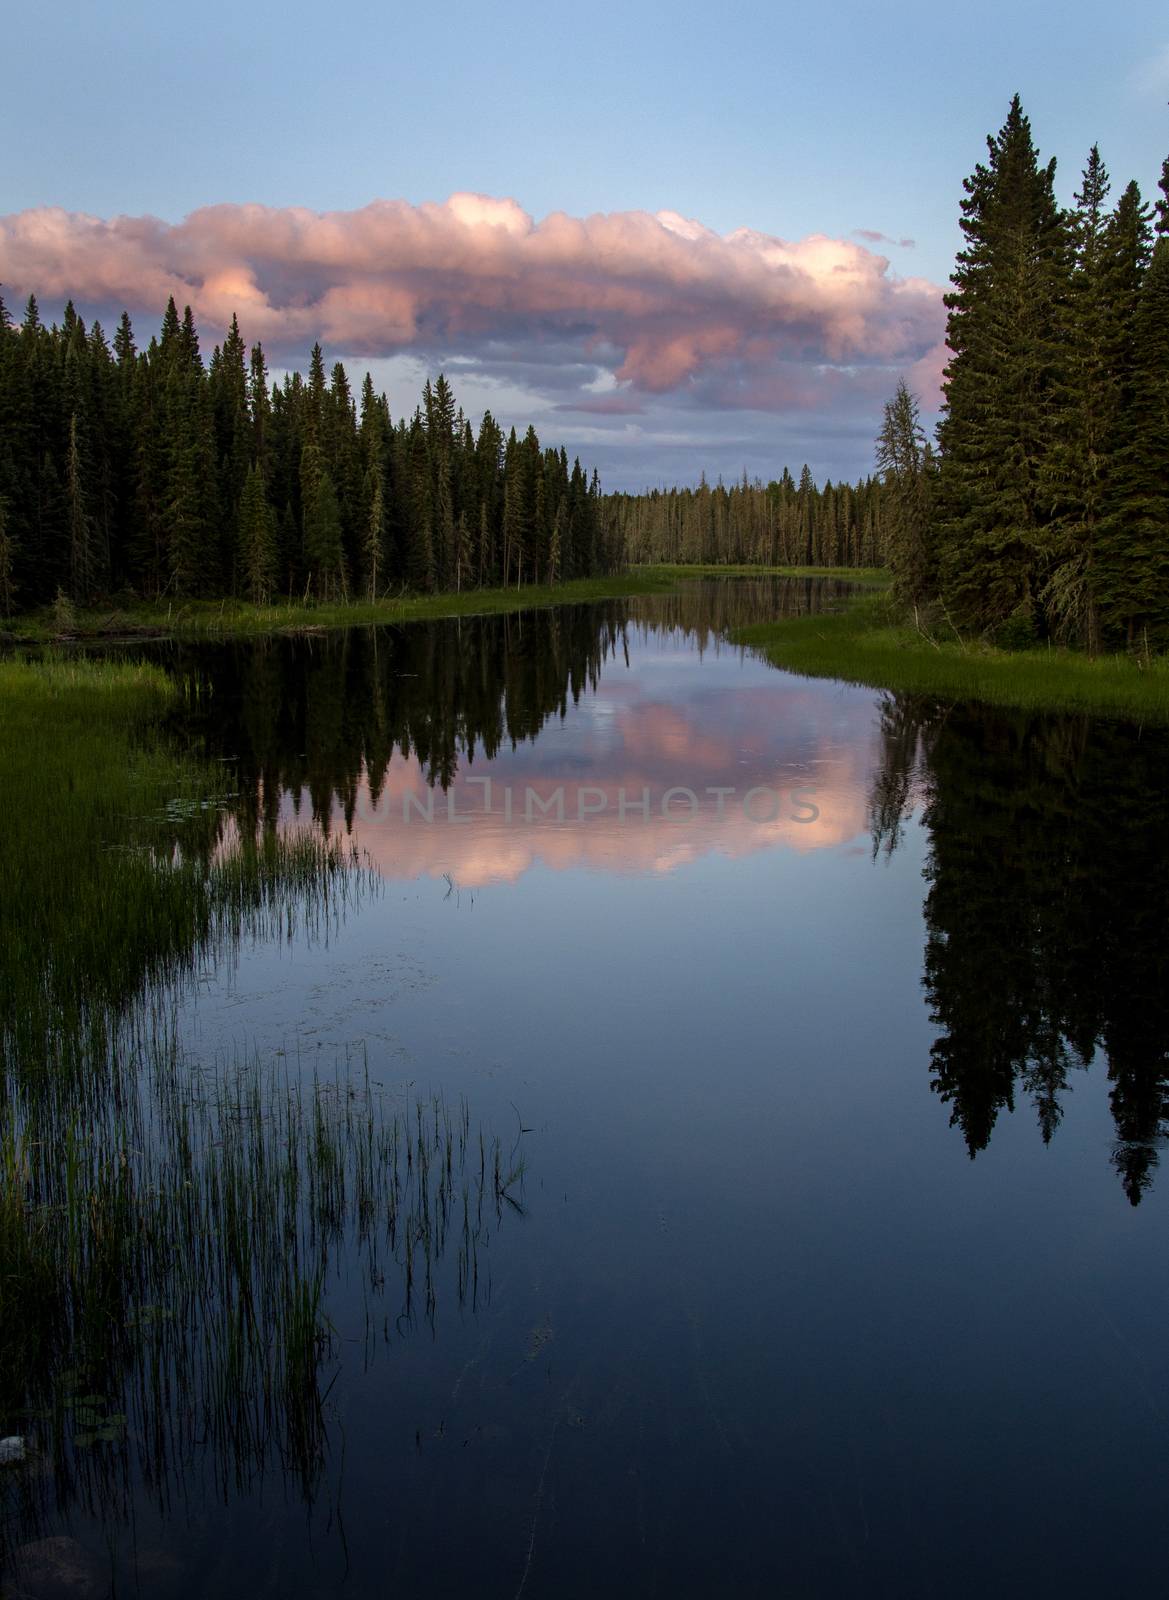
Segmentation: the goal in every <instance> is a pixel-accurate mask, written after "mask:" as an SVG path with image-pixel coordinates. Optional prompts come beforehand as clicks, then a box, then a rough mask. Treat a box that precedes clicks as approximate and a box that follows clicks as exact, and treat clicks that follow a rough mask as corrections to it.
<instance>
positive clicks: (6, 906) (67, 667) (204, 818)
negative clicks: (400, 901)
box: [0, 660, 372, 1110]
mask: <svg viewBox="0 0 1169 1600" xmlns="http://www.w3.org/2000/svg"><path fill="white" fill-rule="evenodd" d="M177 693H178V691H177V688H176V686H175V685H174V683H173V682H172V681H171V680H170V679H169V678H168V677H167V676H166V675H165V674H164V673H162V672H160V671H159V670H158V669H157V668H155V667H152V666H148V665H143V664H140V663H129V662H123V661H106V660H103V661H90V660H69V661H60V660H50V661H47V662H26V661H15V660H10V661H5V662H0V815H2V816H3V817H4V828H3V831H2V832H0V908H2V913H3V937H2V938H0V1110H2V1109H3V1107H4V1102H5V1098H6V1095H7V1093H8V1089H9V1079H10V1077H11V1075H12V1074H14V1073H18V1074H19V1075H20V1077H21V1079H22V1081H23V1082H24V1083H25V1086H26V1087H27V1086H28V1085H29V1081H30V1075H33V1074H37V1075H39V1076H40V1077H41V1079H42V1080H43V1083H44V1086H45V1089H46V1091H47V1092H50V1093H60V1094H68V1093H78V1092H84V1090H85V1089H86V1087H87V1084H88V1085H89V1086H92V1082H93V1080H94V1073H93V1071H92V1070H91V1067H92V1062H93V1059H94V1058H95V1056H97V1055H98V1054H100V1052H101V1050H102V1049H103V1048H104V1042H105V1041H106V1040H107V1039H108V1036H109V1030H110V1026H111V1023H112V1022H113V1021H115V1020H116V1019H117V1018H118V1017H119V1016H120V1015H121V1013H122V1011H123V1010H124V1008H125V1007H126V1006H128V1005H129V1004H130V1003H131V1001H133V1000H134V999H135V998H136V997H137V996H138V995H140V993H141V992H142V990H143V987H144V985H146V984H154V985H158V984H160V983H164V982H169V983H172V984H173V983H174V982H176V981H178V980H180V979H181V978H182V977H183V976H184V975H186V974H189V973H191V972H192V971H193V970H196V969H197V968H198V966H199V964H200V962H201V960H202V959H204V958H205V957H206V955H207V954H208V953H209V952H212V951H215V950H220V951H222V950H223V949H225V948H229V947H231V946H233V945H236V944H238V942H239V941H240V939H241V938H243V937H245V936H251V935H258V934H267V935H277V936H279V935H280V934H281V933H283V932H285V931H286V930H287V929H288V928H289V927H290V926H291V927H298V928H299V927H302V926H307V927H308V930H309V931H310V932H311V931H312V928H313V926H314V925H319V924H320V923H321V921H322V919H326V920H327V919H328V918H330V917H332V916H336V915H338V914H340V913H341V912H342V911H343V910H344V909H345V906H346V904H347V902H348V900H349V899H351V898H352V897H353V896H354V895H355V894H360V893H363V892H364V891H365V889H366V888H367V887H369V886H370V885H371V884H372V879H371V878H370V877H369V875H368V874H364V875H363V873H362V872H361V871H360V869H359V866H358V863H356V862H354V861H353V860H352V859H351V857H350V856H349V855H348V854H347V853H346V851H345V850H344V847H343V846H341V845H340V844H338V843H331V842H328V841H323V840H321V839H320V837H319V836H317V835H315V834H314V833H312V832H311V831H307V830H304V831H300V832H294V833H290V834H287V835H277V834H275V833H273V832H270V831H269V832H267V833H263V834H259V835H256V834H251V833H247V832H244V831H241V830H240V829H239V828H238V827H237V826H236V824H235V821H234V817H233V813H232V804H233V796H232V794H231V791H230V777H229V776H228V775H227V772H228V769H225V768H223V767H221V766H209V765H208V764H205V763H202V762H199V761H196V760H195V759H193V758H192V757H190V756H188V755H186V754H184V753H183V752H181V751H178V750H176V749H175V748H174V746H173V743H172V742H171V741H170V740H169V739H168V737H167V736H166V734H165V732H164V729H163V726H162V723H163V719H164V716H165V713H166V712H167V711H168V710H169V709H170V707H171V706H172V705H173V704H174V702H175V699H176V696H177ZM290 919H291V922H290ZM79 1074H80V1078H79Z"/></svg>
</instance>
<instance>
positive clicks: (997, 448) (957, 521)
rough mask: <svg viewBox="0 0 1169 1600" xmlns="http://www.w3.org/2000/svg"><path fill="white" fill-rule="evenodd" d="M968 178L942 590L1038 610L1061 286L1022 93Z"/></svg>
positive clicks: (989, 618)
mask: <svg viewBox="0 0 1169 1600" xmlns="http://www.w3.org/2000/svg"><path fill="white" fill-rule="evenodd" d="M987 147H988V159H987V162H986V163H985V164H982V163H980V164H979V165H978V166H977V167H976V168H975V170H974V173H973V175H972V176H971V177H969V178H967V179H966V180H965V184H964V187H965V191H966V196H965V199H964V200H963V201H962V218H961V228H962V231H963V233H964V235H965V239H966V243H965V246H964V248H963V249H962V250H961V251H959V253H958V262H957V266H956V268H955V271H954V275H953V279H952V281H953V284H954V290H953V292H952V293H951V294H948V295H947V296H946V306H947V308H948V310H949V320H948V324H947V333H946V338H947V343H948V344H949V347H950V349H951V351H952V352H953V356H952V359H951V361H950V363H949V365H948V366H947V368H946V381H945V401H944V407H943V419H942V423H941V426H940V428H939V440H940V443H941V446H942V462H941V474H940V479H939V500H940V525H939V537H940V543H941V563H942V575H941V576H942V589H943V594H944V596H945V598H946V600H947V602H948V605H949V607H950V609H951V610H952V611H953V614H954V615H955V617H957V619H958V620H959V622H964V623H967V624H969V625H973V626H978V627H985V626H988V625H990V626H993V625H996V624H1000V623H1003V622H1005V621H1006V620H1007V619H1008V618H1013V619H1014V626H1015V628H1016V629H1017V630H1020V636H1021V635H1022V633H1024V632H1027V631H1029V630H1031V629H1032V628H1034V627H1035V626H1036V624H1037V623H1039V624H1041V623H1042V617H1041V615H1040V612H1041V605H1040V596H1041V594H1042V592H1043V590H1044V587H1045V584H1046V583H1047V580H1048V578H1049V577H1050V572H1051V566H1052V561H1051V546H1052V542H1053V539H1052V531H1051V525H1052V522H1053V520H1054V518H1053V508H1052V496H1051V493H1050V485H1049V465H1050V462H1049V458H1050V454H1051V450H1052V444H1053V438H1054V435H1055V431H1056V422H1055V409H1054V406H1053V403H1052V402H1053V392H1054V390H1055V388H1056V384H1057V379H1058V376H1059V371H1060V362H1061V358H1062V354H1063V352H1062V346H1061V338H1060V334H1061V329H1062V309H1063V306H1064V303H1065V301H1066V298H1067V295H1068V282H1069V271H1070V254H1069V241H1068V234H1067V228H1066V226H1065V222H1064V218H1063V214H1062V213H1061V211H1060V208H1059V206H1058V205H1057V204H1056V200H1055V193H1054V180H1055V163H1054V161H1051V162H1049V163H1048V164H1047V165H1046V166H1041V165H1040V163H1039V158H1038V154H1037V152H1036V149H1035V146H1034V144H1033V142H1032V138H1031V125H1030V123H1029V121H1028V119H1027V118H1026V116H1024V114H1023V109H1022V106H1021V105H1020V102H1019V97H1018V96H1017V95H1016V96H1015V98H1014V99H1013V100H1012V102H1011V106H1010V110H1009V112H1008V115H1007V120H1006V122H1005V123H1004V124H1003V127H1002V128H1001V129H1000V131H999V133H998V135H997V136H995V137H993V138H988V140H987Z"/></svg>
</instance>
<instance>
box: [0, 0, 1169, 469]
mask: <svg viewBox="0 0 1169 1600" xmlns="http://www.w3.org/2000/svg"><path fill="white" fill-rule="evenodd" d="M2 37H3V39H4V56H5V71H4V78H5V89H4V94H3V96H2V97H0V149H3V151H4V161H3V166H2V177H0V282H2V283H3V293H4V296H5V299H6V300H7V302H8V303H9V305H10V307H12V308H14V309H19V306H20V304H21V303H22V302H23V300H24V298H25V297H26V295H27V294H28V293H29V292H30V291H35V292H36V293H37V295H38V298H39V299H40V301H41V303H42V307H43V309H44V310H45V312H46V313H47V314H48V315H50V316H52V315H54V314H59V312H60V309H61V307H62V306H63V304H64V301H65V299H66V298H68V297H70V296H71V297H72V298H73V299H74V300H75V301H76V303H77V304H78V306H79V307H80V308H81V309H83V310H84V311H85V313H86V314H87V315H90V316H94V315H96V316H100V317H101V318H102V320H103V322H107V323H108V322H109V321H110V320H112V318H113V317H114V316H116V315H117V314H118V313H120V311H121V310H122V309H123V307H125V308H127V309H128V310H129V311H130V313H131V316H132V318H133V319H134V324H135V329H136V331H137V333H138V334H139V336H140V338H141V339H142V340H145V339H146V338H148V337H149V334H150V332H151V331H153V330H154V329H155V328H156V327H157V325H158V322H159V320H160V318H161V313H162V310H163V307H164V306H165V302H166V297H167V295H168V294H169V293H173V294H174V295H175V298H176V300H177V301H179V303H180V304H183V303H186V302H189V303H190V304H191V305H192V307H193V309H194V311H195V314H196V317H197V319H198V322H199V327H200V331H201V334H202V337H203V342H204V348H205V349H206V350H209V349H210V347H211V346H212V344H213V343H214V342H215V341H216V340H217V339H219V338H220V337H222V331H223V327H224V326H225V324H226V321H227V319H228V318H229V317H230V315H231V312H232V311H233V310H235V311H237V312H238V314H239V317H240V324H241V329H242V331H243V334H244V337H245V338H246V339H248V340H249V341H251V340H255V339H262V340H263V343H264V346H265V350H266V351H267V352H268V354H269V359H270V362H271V364H272V366H273V367H274V368H276V369H281V368H288V367H291V366H295V365H299V364H302V363H303V361H304V358H305V354H306V352H307V350H308V348H309V347H310V346H311V344H312V342H313V340H314V339H318V338H319V339H320V340H321V342H322V343H323V344H324V346H325V349H326V356H327V358H328V359H329V360H330V361H331V360H336V359H340V360H343V361H344V362H345V364H346V366H347V367H348V368H349V369H350V375H351V378H353V379H354V380H355V382H356V381H359V380H360V376H361V374H362V373H364V371H365V370H366V369H367V368H368V369H369V370H371V371H372V372H373V374H374V378H375V382H376V383H377V384H378V386H379V387H380V388H384V389H385V390H386V392H387V393H388V395H389V397H390V403H391V408H392V410H393V411H394V414H395V415H399V414H401V413H403V412H404V411H411V410H412V409H413V407H414V405H415V403H416V401H417V395H418V391H419V389H420V387H421V384H422V381H423V379H424V378H425V376H426V375H427V374H428V373H430V374H435V373H437V372H438V371H439V370H445V371H446V373H447V376H448V378H449V379H450V380H451V382H452V385H453V387H454V389H455V393H456V396H457V398H458V399H459V400H460V401H461V402H462V404H463V406H464V407H465V409H466V410H467V412H468V414H469V415H471V417H472V418H473V419H475V420H477V418H478V416H479V415H481V413H482V411H483V409H484V408H488V407H489V408H490V409H491V410H492V412H493V413H494V414H495V416H496V417H497V418H498V419H499V420H500V421H501V422H503V423H504V425H505V426H507V425H511V424H513V423H514V424H515V425H516V426H517V427H519V428H520V429H521V430H522V429H523V428H524V427H526V425H527V424H528V422H534V423H535V425H536V428H537V430H538V432H539V433H540V436H541V438H542V439H543V440H544V441H545V442H547V443H556V444H560V443H563V444H565V445H566V446H567V448H568V450H569V453H570V455H575V454H579V455H580V457H581V459H582V461H584V462H585V463H586V464H587V465H588V466H590V467H591V466H593V465H596V466H597V467H598V468H599V469H600V472H601V476H602V481H603V483H604V485H605V486H606V487H607V488H628V489H636V488H640V487H643V486H645V485H652V484H663V483H694V482H696V481H697V480H698V477H699V474H700V473H701V472H703V471H705V473H706V474H707V476H708V477H709V478H711V479H712V480H713V479H715V478H717V477H719V476H722V477H724V478H727V479H730V478H737V477H740V476H741V475H742V473H743V472H744V471H746V472H747V473H748V474H749V475H750V476H752V477H755V476H756V475H758V476H760V477H763V478H769V477H772V476H774V475H776V474H777V473H778V472H779V471H780V470H781V469H782V468H783V466H784V465H789V466H791V468H792V469H793V471H797V472H798V470H799V467H800V465H801V464H802V463H803V462H804V461H807V462H808V463H809V464H810V465H811V467H812V470H813V472H814V474H815V475H816V477H817V478H818V479H820V480H822V479H823V478H824V477H825V476H831V477H833V478H839V477H842V476H843V477H849V478H855V477H857V476H860V475H862V474H864V473H866V472H868V471H869V470H870V469H871V463H872V454H873V444H872V441H873V437H874V434H875V433H876V431H877V428H878V426H879V424H880V417H881V407H882V404H883V401H884V400H885V399H886V398H887V397H888V396H889V395H890V394H891V393H892V391H893V388H894V387H895V385H896V382H897V380H898V378H899V377H901V376H904V377H905V378H906V380H907V381H908V382H910V384H911V386H912V387H913V388H914V389H915V391H916V392H917V393H918V394H919V395H920V397H921V400H922V405H923V410H924V411H925V412H926V413H927V415H932V413H933V411H934V409H935V408H936V404H937V397H938V382H939V378H940V372H941V367H942V364H943V361H944V344H943V338H944V328H945V315H944V309H943V307H942V304H941V295H942V293H943V291H944V288H945V286H946V283H947V279H948V277H949V273H950V271H951V269H952V265H953V258H954V252H955V250H956V249H957V248H958V245H959V241H960V235H959V232H958V227H957V219H958V202H959V199H960V198H961V192H962V179H963V177H964V176H966V175H967V174H968V173H969V172H970V171H971V170H972V168H973V166H974V164H975V162H977V161H978V160H980V159H981V158H982V156H983V154H984V153H985V139H986V135H987V134H988V133H991V132H993V131H995V130H996V129H997V128H998V127H999V125H1000V124H1001V123H1002V121H1003V118H1004V116H1005V114H1006V109H1007V105H1008V102H1009V100H1010V97H1011V95H1012V94H1013V93H1014V92H1015V91H1018V92H1019V93H1020V94H1021V95H1022V98H1023V104H1024V108H1025V110H1026V111H1027V112H1028V114H1029V115H1030V117H1031V121H1032V126H1033V130H1034V134H1035V138H1036V142H1037V144H1038V145H1039V148H1040V151H1041V152H1042V154H1043V156H1044V157H1045V158H1046V157H1049V156H1055V157H1056V158H1057V161H1058V171H1057V189H1058V191H1059V194H1060V197H1061V199H1062V200H1064V201H1065V202H1066V203H1070V201H1071V197H1072V193H1073V191H1074V190H1075V188H1076V187H1077V179H1078V176H1079V173H1080V170H1081V168H1082V166H1083V161H1084V157H1085V155H1086V153H1087V150H1088V148H1089V146H1090V145H1091V144H1092V143H1093V141H1096V142H1098V143H1099V144H1100V147H1101V151H1102V154H1103V156H1104V159H1105V161H1106V163H1107V165H1108V167H1109V169H1110V171H1111V173H1112V176H1113V180H1114V197H1115V195H1116V194H1118V193H1119V190H1120V188H1122V187H1123V185H1124V183H1125V182H1127V181H1128V179H1129V178H1132V177H1135V178H1136V179H1137V180H1138V182H1139V183H1140V184H1141V187H1142V189H1143V190H1144V192H1145V194H1146V196H1147V195H1149V194H1151V193H1153V192H1154V190H1155V185H1156V179H1157V176H1158V174H1159V171H1160V167H1161V162H1162V159H1163V158H1164V156H1165V155H1166V153H1169V109H1167V107H1166V101H1167V100H1169V12H1167V11H1166V9H1165V7H1164V4H1163V3H1158V4H1151V3H1146V0H1125V3H1124V4H1123V5H1118V6H1112V7H1107V8H1101V7H1098V6H1089V5H1086V4H1081V3H1079V0H1070V3H1064V4H1060V5H1054V4H1047V3H1041V4H1028V5H1025V6H1021V5H1019V4H1017V3H1016V4H1012V5H1007V4H1002V3H1000V0H988V3H984V4H982V5H980V6H979V7H977V8H975V7H962V8H954V7H940V6H938V5H937V4H936V0H935V3H932V4H929V5H926V4H922V3H919V0H905V3H902V4H899V5H897V6H890V5H888V4H871V5H870V4H862V3H860V0H846V3H836V4H832V3H827V4H819V5H810V4H808V3H807V0H802V3H800V4H788V3H786V0H772V3H771V4H765V5H758V4H746V3H742V0H724V4H722V5H721V6H720V7H717V8H716V7H714V6H711V5H710V4H709V3H707V4H703V5H696V4H692V3H690V0H671V3H670V4H647V3H640V0H627V3H625V4H622V5H609V4H595V5H582V4H575V5H568V4H563V3H561V0H540V3H538V4H531V3H529V0H511V3H509V4H508V5H507V6H506V7H491V6H486V5H484V4H482V0H479V3H477V4H475V5H463V4H461V3H451V0H448V3H447V4H445V5H444V6H443V7H442V8H437V7H420V6H411V7H403V6H399V5H397V4H389V3H385V0H383V3H381V4H366V3H353V0H335V3H334V4H332V5H330V6H327V7H321V6H319V5H316V6H309V5H306V4H303V3H302V0H285V3H283V4H280V5H275V4H272V3H270V0H253V3H250V4H249V5H247V6H240V5H239V4H238V3H235V4H232V5H227V4H224V3H222V0H204V4H203V5H202V6H201V7H199V8H196V9H194V10H192V9H191V8H190V7H186V6H184V7H179V6H176V5H172V4H170V3H168V0H162V3H159V0H155V3H153V4H142V3H138V0H134V3H123V4H110V3H106V0H88V3H85V4H77V3H73V0H65V3H63V4H59V5H57V6H55V7H54V8H53V16H52V26H51V29H50V28H49V27H48V25H47V24H46V21H45V14H44V13H43V12H41V13H39V14H38V13H36V12H35V11H34V10H33V8H31V7H27V6H25V7H21V8H19V9H17V8H9V9H8V11H7V14H6V16H5V19H4V23H3V30H2ZM22 64H23V65H22Z"/></svg>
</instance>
